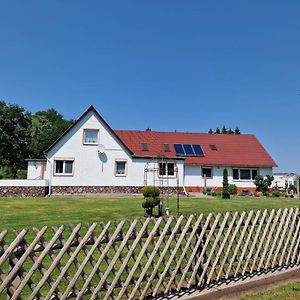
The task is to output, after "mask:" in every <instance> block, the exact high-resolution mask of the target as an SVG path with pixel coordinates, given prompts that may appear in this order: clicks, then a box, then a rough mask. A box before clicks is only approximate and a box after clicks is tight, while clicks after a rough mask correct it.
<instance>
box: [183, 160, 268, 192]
mask: <svg viewBox="0 0 300 300" xmlns="http://www.w3.org/2000/svg"><path fill="white" fill-rule="evenodd" d="M208 168H209V166H208ZM226 168H227V170H228V183H229V184H235V185H236V186H237V187H241V188H243V187H245V188H255V187H256V186H255V184H254V183H253V181H252V180H233V174H232V173H233V171H232V168H231V167H226ZM234 168H236V167H234ZM212 169H213V170H212V175H213V177H212V178H207V179H206V186H207V187H222V185H223V170H224V167H222V166H219V167H217V166H215V167H212ZM237 169H239V168H238V167H237ZM240 169H242V168H240ZM245 169H246V168H245ZM258 170H259V174H260V175H261V176H263V177H264V176H266V175H272V168H258ZM184 185H185V186H191V187H204V178H203V177H202V167H201V166H199V165H186V166H185V178H184Z"/></svg>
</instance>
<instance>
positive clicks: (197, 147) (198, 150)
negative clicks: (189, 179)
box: [193, 145, 204, 156]
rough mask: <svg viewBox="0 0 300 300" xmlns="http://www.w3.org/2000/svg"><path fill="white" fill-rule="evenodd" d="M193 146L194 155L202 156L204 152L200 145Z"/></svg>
mask: <svg viewBox="0 0 300 300" xmlns="http://www.w3.org/2000/svg"><path fill="white" fill-rule="evenodd" d="M193 148H194V151H195V155H197V156H204V152H203V150H202V148H201V146H200V145H193Z"/></svg>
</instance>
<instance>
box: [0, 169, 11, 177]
mask: <svg viewBox="0 0 300 300" xmlns="http://www.w3.org/2000/svg"><path fill="white" fill-rule="evenodd" d="M11 178H13V175H12V174H11V172H9V171H8V170H7V169H0V179H11Z"/></svg>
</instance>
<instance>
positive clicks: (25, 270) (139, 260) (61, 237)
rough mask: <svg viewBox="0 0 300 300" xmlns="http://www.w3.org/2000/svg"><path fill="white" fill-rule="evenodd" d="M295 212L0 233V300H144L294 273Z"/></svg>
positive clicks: (299, 222)
mask: <svg viewBox="0 0 300 300" xmlns="http://www.w3.org/2000/svg"><path fill="white" fill-rule="evenodd" d="M299 217H300V214H299V208H290V209H278V210H263V211H261V210H258V211H247V212H245V211H242V212H226V213H218V214H215V213H210V214H208V215H203V214H201V215H199V216H196V215H191V216H176V217H175V216H170V217H165V218H158V219H154V218H147V219H140V220H131V221H129V220H128V221H119V222H108V223H99V224H97V223H93V224H92V225H80V224H79V225H76V226H61V227H51V228H47V227H43V228H40V229H37V228H33V229H32V230H27V229H23V230H21V231H14V232H7V231H6V230H5V231H2V232H1V233H0V298H1V296H2V297H4V298H1V299H5V298H7V299H146V298H151V297H153V298H155V297H157V296H158V295H160V296H161V295H168V294H170V293H174V292H175V291H179V292H180V291H183V290H185V289H191V288H193V289H195V288H196V289H199V290H201V289H203V288H206V287H210V286H214V285H216V284H220V283H224V282H227V281H228V282H229V281H231V280H245V279H247V278H249V277H251V276H253V275H261V276H263V275H264V274H265V273H268V272H273V271H275V270H281V269H286V268H292V267H295V266H297V265H299V261H300V252H299V243H300V232H299V229H300V219H299Z"/></svg>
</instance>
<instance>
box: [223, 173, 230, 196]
mask: <svg viewBox="0 0 300 300" xmlns="http://www.w3.org/2000/svg"><path fill="white" fill-rule="evenodd" d="M222 198H223V199H230V194H229V190H228V171H227V169H226V168H225V169H224V171H223V193H222Z"/></svg>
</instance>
